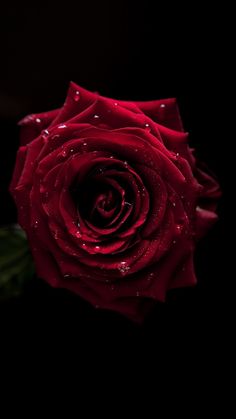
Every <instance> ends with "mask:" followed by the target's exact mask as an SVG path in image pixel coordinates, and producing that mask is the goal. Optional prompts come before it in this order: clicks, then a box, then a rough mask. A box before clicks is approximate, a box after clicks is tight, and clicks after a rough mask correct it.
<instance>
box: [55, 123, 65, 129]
mask: <svg viewBox="0 0 236 419" xmlns="http://www.w3.org/2000/svg"><path fill="white" fill-rule="evenodd" d="M57 128H58V129H63V128H66V125H65V124H62V125H59V127H57Z"/></svg>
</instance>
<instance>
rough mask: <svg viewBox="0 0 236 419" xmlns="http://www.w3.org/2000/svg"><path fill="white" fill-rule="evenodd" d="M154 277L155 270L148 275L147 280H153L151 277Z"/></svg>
mask: <svg viewBox="0 0 236 419" xmlns="http://www.w3.org/2000/svg"><path fill="white" fill-rule="evenodd" d="M153 277H154V273H153V272H151V273H150V274H149V275H148V277H147V280H148V281H151V279H152V278H153Z"/></svg>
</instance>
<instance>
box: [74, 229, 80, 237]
mask: <svg viewBox="0 0 236 419" xmlns="http://www.w3.org/2000/svg"><path fill="white" fill-rule="evenodd" d="M75 235H76V237H78V238H80V237H81V233H80V231H79V230H77V231H76V233H75Z"/></svg>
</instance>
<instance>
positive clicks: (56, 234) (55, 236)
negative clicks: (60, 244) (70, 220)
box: [54, 230, 58, 240]
mask: <svg viewBox="0 0 236 419" xmlns="http://www.w3.org/2000/svg"><path fill="white" fill-rule="evenodd" d="M54 238H55V240H57V239H58V231H57V230H56V231H55V234H54Z"/></svg>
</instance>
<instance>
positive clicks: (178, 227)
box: [176, 224, 182, 233]
mask: <svg viewBox="0 0 236 419" xmlns="http://www.w3.org/2000/svg"><path fill="white" fill-rule="evenodd" d="M176 230H177V231H178V233H180V232H181V230H182V225H180V224H177V226H176Z"/></svg>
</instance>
